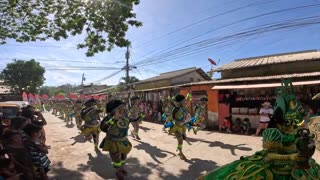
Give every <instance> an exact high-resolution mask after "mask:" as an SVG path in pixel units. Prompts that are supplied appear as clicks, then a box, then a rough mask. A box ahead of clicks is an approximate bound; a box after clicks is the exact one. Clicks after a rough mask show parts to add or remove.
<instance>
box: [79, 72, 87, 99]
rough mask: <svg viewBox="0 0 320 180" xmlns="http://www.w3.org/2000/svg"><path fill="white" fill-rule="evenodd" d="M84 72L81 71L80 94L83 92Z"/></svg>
mask: <svg viewBox="0 0 320 180" xmlns="http://www.w3.org/2000/svg"><path fill="white" fill-rule="evenodd" d="M85 80H86V79H85V77H84V73H82V79H81V92H80V94H83V81H85Z"/></svg>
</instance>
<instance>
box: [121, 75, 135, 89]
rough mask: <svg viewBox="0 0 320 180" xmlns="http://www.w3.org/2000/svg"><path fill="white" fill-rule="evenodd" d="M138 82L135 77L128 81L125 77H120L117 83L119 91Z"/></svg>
mask: <svg viewBox="0 0 320 180" xmlns="http://www.w3.org/2000/svg"><path fill="white" fill-rule="evenodd" d="M136 82H139V79H138V78H136V77H135V76H130V77H129V78H128V79H127V77H122V78H121V80H120V83H119V85H118V86H119V90H125V89H126V88H127V86H128V85H131V84H133V83H136Z"/></svg>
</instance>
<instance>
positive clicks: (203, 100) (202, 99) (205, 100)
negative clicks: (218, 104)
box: [200, 96, 208, 102]
mask: <svg viewBox="0 0 320 180" xmlns="http://www.w3.org/2000/svg"><path fill="white" fill-rule="evenodd" d="M200 101H201V102H208V98H207V97H205V96H204V97H201V98H200Z"/></svg>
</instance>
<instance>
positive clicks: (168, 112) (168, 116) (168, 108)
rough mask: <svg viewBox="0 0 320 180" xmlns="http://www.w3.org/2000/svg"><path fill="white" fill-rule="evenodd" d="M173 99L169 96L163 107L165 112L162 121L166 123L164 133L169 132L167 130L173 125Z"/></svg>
mask: <svg viewBox="0 0 320 180" xmlns="http://www.w3.org/2000/svg"><path fill="white" fill-rule="evenodd" d="M172 103H173V102H172V99H171V97H170V96H169V97H168V98H167V99H165V100H164V103H163V106H162V111H163V115H162V118H161V119H162V120H163V121H165V123H164V125H163V131H164V132H167V130H166V129H167V128H168V126H169V125H170V124H172V123H173V122H172V111H173V109H174V106H173V104H172Z"/></svg>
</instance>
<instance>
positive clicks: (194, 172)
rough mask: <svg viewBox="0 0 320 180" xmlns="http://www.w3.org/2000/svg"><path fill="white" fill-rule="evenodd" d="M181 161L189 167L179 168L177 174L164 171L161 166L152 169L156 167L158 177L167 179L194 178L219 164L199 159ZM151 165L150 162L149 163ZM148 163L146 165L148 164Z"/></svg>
mask: <svg viewBox="0 0 320 180" xmlns="http://www.w3.org/2000/svg"><path fill="white" fill-rule="evenodd" d="M177 160H178V159H177ZM181 163H188V164H190V165H189V168H188V170H180V172H179V174H180V175H178V176H176V175H174V174H173V173H172V172H168V171H166V170H165V169H164V168H163V167H161V166H156V167H155V168H154V169H156V170H157V171H158V172H159V179H168V180H178V179H183V180H189V179H190V180H194V179H197V178H198V177H200V176H201V175H204V174H206V173H208V172H209V171H212V170H214V169H216V168H218V167H219V166H217V163H216V162H213V161H209V160H201V159H197V158H195V159H188V160H185V162H183V161H182V162H181ZM150 165H151V164H150ZM150 165H148V166H150Z"/></svg>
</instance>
